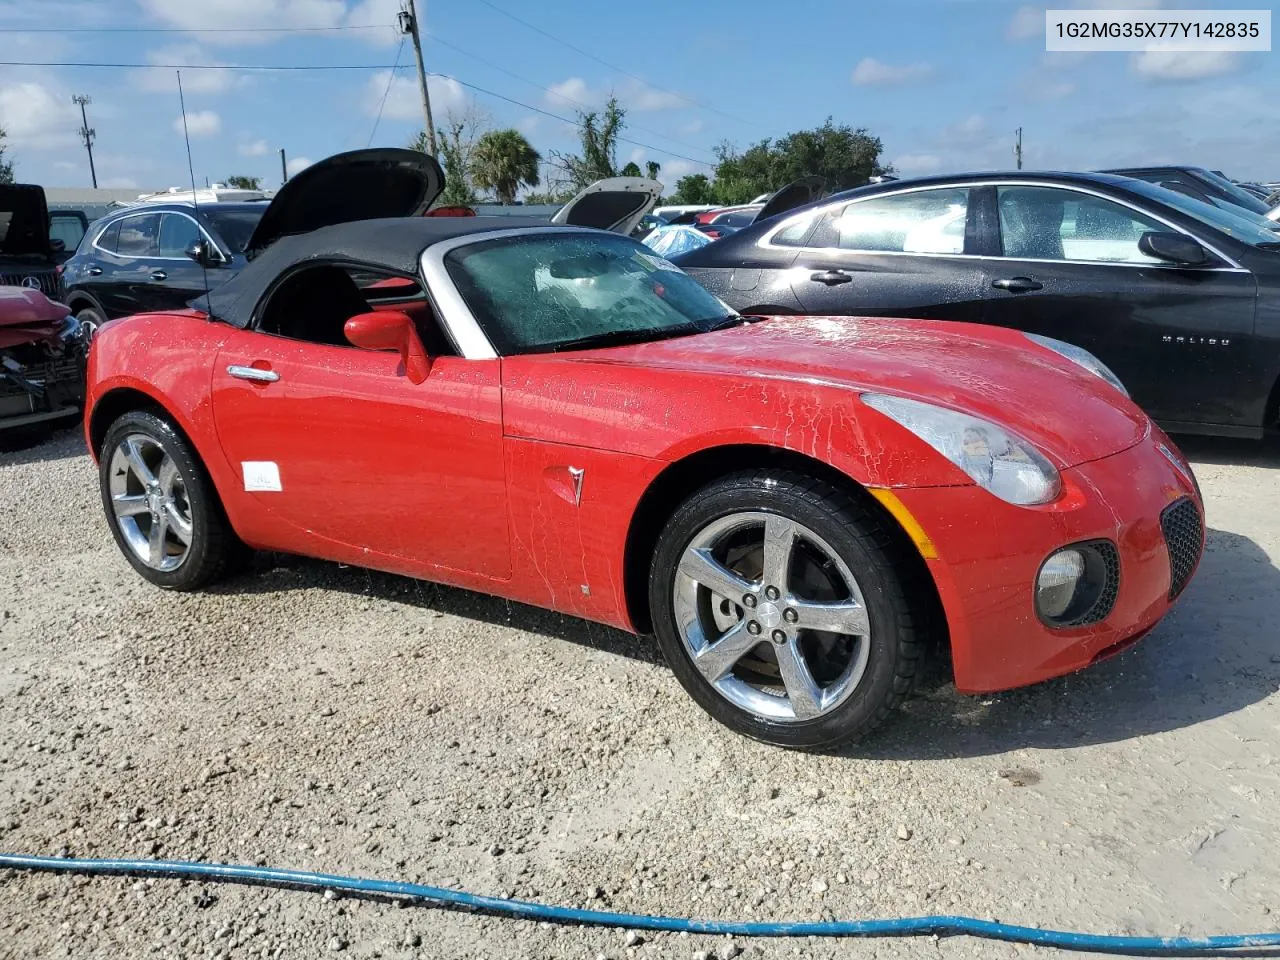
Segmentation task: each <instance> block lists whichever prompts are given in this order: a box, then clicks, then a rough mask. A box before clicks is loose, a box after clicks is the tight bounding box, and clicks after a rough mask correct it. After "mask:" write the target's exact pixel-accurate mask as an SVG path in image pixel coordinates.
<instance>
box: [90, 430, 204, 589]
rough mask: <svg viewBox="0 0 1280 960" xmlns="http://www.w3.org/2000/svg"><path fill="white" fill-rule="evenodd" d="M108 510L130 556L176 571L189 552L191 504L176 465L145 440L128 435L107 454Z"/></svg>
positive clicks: (149, 440) (162, 568) (147, 563)
mask: <svg viewBox="0 0 1280 960" xmlns="http://www.w3.org/2000/svg"><path fill="white" fill-rule="evenodd" d="M110 469H111V474H110V481H109V487H110V491H111V509H112V511H113V512H114V513H115V517H116V523H117V524H118V525H119V527H120V534H121V536H122V537H123V538H124V541H125V543H127V544H128V545H129V549H130V550H132V551H133V553H134V555H135V556H136V557H137V558H138V559H139V560H141V561H142V562H143V563H144V564H146V565H147V566H148V567H150V568H151V569H152V570H160V571H166V572H167V571H170V570H176V569H177V568H178V567H180V566H181V565H182V562H183V561H184V560H185V559H186V558H187V553H188V552H189V551H190V549H191V538H192V530H193V525H192V519H191V502H190V500H189V499H188V498H187V487H186V484H185V483H183V482H182V475H181V474H180V473H179V472H178V465H177V464H176V463H174V461H173V458H172V457H171V456H169V454H167V453H165V450H164V448H163V447H162V446H160V444H158V443H157V442H156V441H155V440H153V439H152V438H151V437H149V436H147V435H146V434H144V433H131V434H129V435H128V436H126V437H125V438H124V439H123V440H121V441H120V443H119V445H118V446H117V447H116V448H115V450H114V452H112V454H111V468H110Z"/></svg>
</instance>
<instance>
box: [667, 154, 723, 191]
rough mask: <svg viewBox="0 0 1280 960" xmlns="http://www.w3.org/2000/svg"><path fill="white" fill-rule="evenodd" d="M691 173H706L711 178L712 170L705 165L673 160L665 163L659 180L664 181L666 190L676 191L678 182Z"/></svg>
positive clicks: (677, 159)
mask: <svg viewBox="0 0 1280 960" xmlns="http://www.w3.org/2000/svg"><path fill="white" fill-rule="evenodd" d="M691 173H705V174H706V175H707V176H710V175H711V168H710V167H709V166H707V165H706V164H705V163H691V162H690V161H688V160H681V159H679V158H673V159H670V160H667V161H666V162H665V163H663V165H662V169H661V170H660V171H658V179H659V180H661V181H662V185H663V187H664V188H665V189H667V190H674V189H675V188H676V182H677V181H678V180H679V179H680V178H681V177H687V176H689V174H691Z"/></svg>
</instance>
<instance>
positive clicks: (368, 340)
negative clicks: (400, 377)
mask: <svg viewBox="0 0 1280 960" xmlns="http://www.w3.org/2000/svg"><path fill="white" fill-rule="evenodd" d="M343 332H344V333H345V334H346V336H347V340H348V341H350V342H351V344H352V345H353V346H357V347H360V348H362V349H364V350H395V351H397V352H398V353H399V354H400V360H401V362H402V363H403V364H404V372H405V374H406V375H407V376H408V377H409V379H410V380H412V381H413V382H414V383H421V382H422V381H423V380H425V379H427V374H428V373H430V372H431V358H430V357H428V356H427V350H426V348H425V347H424V346H423V345H422V340H421V339H419V337H418V331H417V330H416V329H414V326H413V319H412V318H411V317H410V316H409V315H408V314H407V313H402V312H401V311H399V310H373V311H370V312H369V313H357V314H356V315H355V316H354V317H352V318H351V319H350V320H348V321H347V322H346V325H345V326H344V327H343Z"/></svg>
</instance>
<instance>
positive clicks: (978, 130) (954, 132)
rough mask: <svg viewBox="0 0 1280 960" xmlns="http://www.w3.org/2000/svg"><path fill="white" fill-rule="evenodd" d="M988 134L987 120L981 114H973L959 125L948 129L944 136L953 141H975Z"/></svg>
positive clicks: (952, 125)
mask: <svg viewBox="0 0 1280 960" xmlns="http://www.w3.org/2000/svg"><path fill="white" fill-rule="evenodd" d="M986 132H987V118H986V117H984V116H982V114H980V113H971V114H970V115H969V116H967V117H965V118H964V119H963V120H961V121H959V122H958V123H953V124H951V126H949V127H947V128H946V129H945V130H944V131H943V134H944V136H945V137H946V138H947V139H949V140H953V141H965V140H973V139H974V138H976V137H981V136H982V135H983V134H985V133H986Z"/></svg>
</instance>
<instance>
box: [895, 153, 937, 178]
mask: <svg viewBox="0 0 1280 960" xmlns="http://www.w3.org/2000/svg"><path fill="white" fill-rule="evenodd" d="M893 167H894V169H895V170H897V171H898V172H899V173H903V174H908V175H911V176H918V175H921V174H926V173H936V172H937V171H938V170H939V169H941V167H942V158H941V157H940V156H938V155H937V154H934V153H904V154H903V155H902V156H900V157H896V158H895V159H894V161H893Z"/></svg>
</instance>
